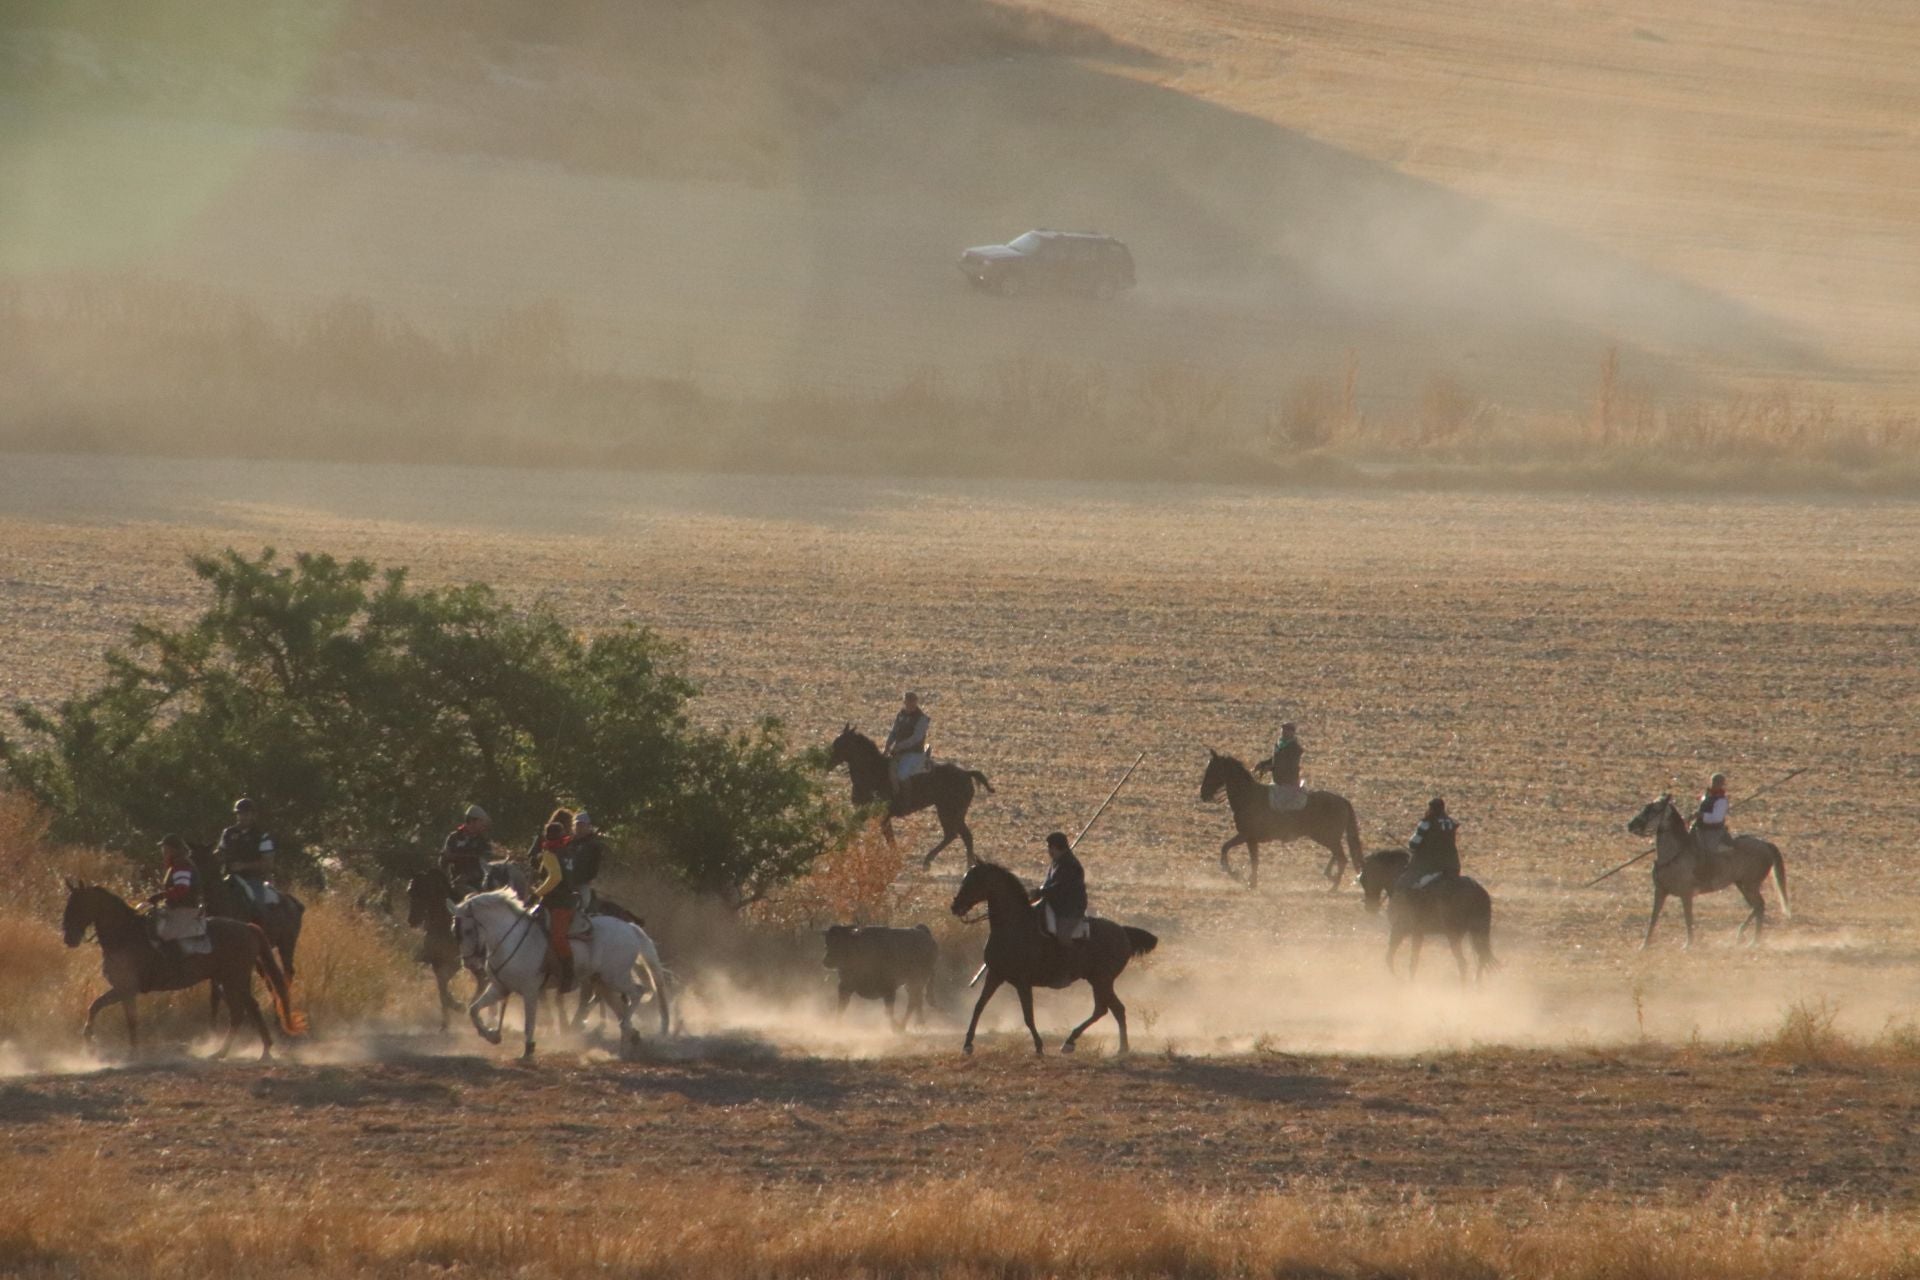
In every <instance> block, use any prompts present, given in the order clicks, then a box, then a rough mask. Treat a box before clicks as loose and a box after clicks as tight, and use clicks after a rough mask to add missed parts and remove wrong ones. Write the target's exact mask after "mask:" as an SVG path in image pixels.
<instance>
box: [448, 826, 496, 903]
mask: <svg viewBox="0 0 1920 1280" xmlns="http://www.w3.org/2000/svg"><path fill="white" fill-rule="evenodd" d="M491 861H493V841H492V840H490V839H489V838H487V837H486V836H483V835H481V834H480V833H479V832H476V831H469V830H467V828H466V826H465V825H464V824H463V825H461V826H458V827H455V828H454V829H453V830H452V831H451V832H449V833H448V834H447V840H446V843H445V844H443V845H441V846H440V869H441V870H442V871H444V872H446V873H447V879H449V880H451V881H453V883H455V884H471V885H473V886H475V887H476V888H477V887H478V886H479V885H480V883H481V881H483V880H484V879H486V875H487V864H488V863H489V862H491Z"/></svg>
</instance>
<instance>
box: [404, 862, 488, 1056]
mask: <svg viewBox="0 0 1920 1280" xmlns="http://www.w3.org/2000/svg"><path fill="white" fill-rule="evenodd" d="M452 897H453V885H452V883H451V882H450V881H448V879H447V873H446V872H444V871H441V870H440V869H439V868H437V867H435V868H429V869H428V870H426V871H421V872H418V873H416V874H415V875H414V876H413V878H412V879H410V880H408V881H407V924H408V925H410V926H411V927H413V928H415V929H424V930H425V931H426V934H425V936H424V937H422V938H421V940H420V950H419V951H418V952H417V953H416V954H417V955H418V956H419V959H420V962H421V963H422V964H424V965H426V966H427V967H428V968H429V969H431V970H432V971H433V981H434V985H435V986H436V987H438V988H439V991H440V1030H442V1031H445V1030H447V1029H448V1026H449V1022H448V1015H449V1014H453V1013H464V1012H466V1008H467V1005H468V1003H469V1001H466V1000H458V999H455V998H454V994H453V975H454V974H456V973H459V972H460V970H461V969H463V968H464V969H466V970H467V971H468V972H469V973H471V974H472V975H473V994H474V998H475V999H478V998H479V995H480V991H481V988H483V987H485V986H486V985H487V980H486V978H485V977H484V976H483V975H482V973H481V971H480V964H479V962H478V960H475V961H474V962H473V963H471V964H469V963H467V962H466V961H465V959H464V958H463V957H462V955H461V947H460V940H459V939H458V938H456V937H455V936H454V933H453V912H451V911H449V910H448V909H447V902H448V901H449V900H450V899H451V898H452Z"/></svg>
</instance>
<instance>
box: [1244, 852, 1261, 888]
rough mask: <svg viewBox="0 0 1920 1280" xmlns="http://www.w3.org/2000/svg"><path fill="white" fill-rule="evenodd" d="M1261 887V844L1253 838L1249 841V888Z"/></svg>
mask: <svg viewBox="0 0 1920 1280" xmlns="http://www.w3.org/2000/svg"><path fill="white" fill-rule="evenodd" d="M1259 887H1260V846H1259V845H1258V844H1257V843H1255V842H1254V841H1252V840H1249V841H1247V888H1249V889H1258V888H1259Z"/></svg>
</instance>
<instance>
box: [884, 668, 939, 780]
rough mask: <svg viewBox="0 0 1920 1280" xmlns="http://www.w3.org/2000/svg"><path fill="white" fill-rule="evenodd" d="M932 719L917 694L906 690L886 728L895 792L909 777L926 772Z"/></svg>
mask: <svg viewBox="0 0 1920 1280" xmlns="http://www.w3.org/2000/svg"><path fill="white" fill-rule="evenodd" d="M932 727H933V719H932V717H930V716H928V715H927V713H926V712H924V711H922V710H921V709H920V695H919V694H917V693H915V692H913V691H912V690H911V689H909V690H908V691H907V693H906V696H905V697H903V698H902V699H901V700H900V711H899V713H898V714H896V715H895V716H894V717H893V728H891V729H889V730H887V745H886V747H885V751H886V753H887V759H888V760H889V761H891V762H892V766H893V767H892V777H893V786H894V789H895V790H896V791H897V790H899V789H900V787H901V786H902V785H903V784H904V783H905V782H906V780H907V779H908V778H911V777H913V775H914V774H916V773H924V772H926V769H927V765H928V763H929V759H928V753H927V730H928V729H930V728H932Z"/></svg>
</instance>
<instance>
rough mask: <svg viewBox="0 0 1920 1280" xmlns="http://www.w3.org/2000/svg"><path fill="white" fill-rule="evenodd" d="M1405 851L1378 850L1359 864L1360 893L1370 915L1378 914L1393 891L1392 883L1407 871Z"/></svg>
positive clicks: (1407, 859) (1407, 857) (1406, 854)
mask: <svg viewBox="0 0 1920 1280" xmlns="http://www.w3.org/2000/svg"><path fill="white" fill-rule="evenodd" d="M1408 861H1409V855H1408V853H1407V851H1406V850H1405V849H1379V850H1376V851H1374V852H1373V853H1370V854H1368V855H1367V857H1366V859H1365V860H1364V861H1362V862H1361V864H1360V876H1359V879H1360V893H1361V897H1362V899H1363V901H1365V903H1366V907H1367V912H1368V913H1369V914H1370V915H1378V914H1379V913H1380V904H1381V902H1382V901H1383V900H1384V899H1385V898H1386V896H1387V894H1389V893H1391V892H1392V891H1393V882H1394V881H1395V880H1398V879H1399V878H1400V873H1401V872H1403V871H1405V870H1406V869H1407V863H1408Z"/></svg>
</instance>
